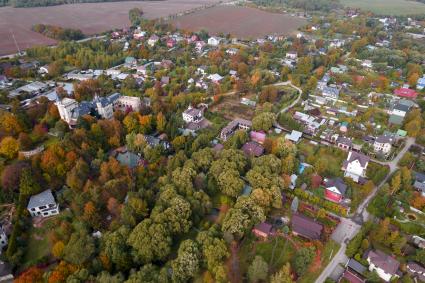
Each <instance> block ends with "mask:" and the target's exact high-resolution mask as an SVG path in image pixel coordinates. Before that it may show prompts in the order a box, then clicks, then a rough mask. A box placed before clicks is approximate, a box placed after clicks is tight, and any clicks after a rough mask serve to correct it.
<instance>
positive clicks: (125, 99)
mask: <svg viewBox="0 0 425 283" xmlns="http://www.w3.org/2000/svg"><path fill="white" fill-rule="evenodd" d="M113 106H114V110H120V111H122V112H126V111H128V110H131V111H135V112H139V111H140V109H141V108H142V101H141V100H140V97H134V96H125V95H123V96H120V97H119V98H118V99H117V100H115V102H114V103H113Z"/></svg>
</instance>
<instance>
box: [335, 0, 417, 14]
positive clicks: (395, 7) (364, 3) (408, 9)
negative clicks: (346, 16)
mask: <svg viewBox="0 0 425 283" xmlns="http://www.w3.org/2000/svg"><path fill="white" fill-rule="evenodd" d="M341 3H342V4H343V5H345V6H348V7H353V8H359V9H362V10H366V11H371V12H372V13H375V14H377V15H393V16H403V15H422V14H425V4H422V3H419V2H415V1H407V0H341Z"/></svg>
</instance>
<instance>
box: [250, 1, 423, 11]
mask: <svg viewBox="0 0 425 283" xmlns="http://www.w3.org/2000/svg"><path fill="white" fill-rule="evenodd" d="M423 1H425V0H423ZM254 3H255V4H257V5H261V6H279V5H284V6H287V7H290V8H296V9H303V10H306V11H325V12H329V11H331V10H333V9H338V8H341V7H342V5H341V3H340V2H339V0H254Z"/></svg>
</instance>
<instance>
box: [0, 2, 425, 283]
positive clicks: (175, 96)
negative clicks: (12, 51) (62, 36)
mask: <svg viewBox="0 0 425 283" xmlns="http://www.w3.org/2000/svg"><path fill="white" fill-rule="evenodd" d="M424 38H425V23H424V22H423V21H415V20H413V19H410V18H405V19H403V18H401V19H399V18H389V17H370V15H367V14H365V13H363V12H360V11H356V10H351V9H346V10H344V12H343V13H338V14H334V13H332V14H329V15H325V16H320V17H319V16H310V17H309V18H308V25H306V26H304V27H302V28H301V29H300V30H299V31H298V32H297V33H295V34H293V35H292V36H285V37H284V36H278V35H270V36H267V37H264V38H256V39H252V40H247V39H244V40H242V39H238V38H234V37H231V36H229V35H224V34H222V35H214V36H213V35H209V34H208V33H207V32H204V31H202V32H196V33H194V32H188V31H184V30H177V29H175V28H173V27H171V26H169V25H167V24H164V23H161V22H159V21H147V20H144V21H142V22H141V23H139V24H137V25H134V26H133V27H132V28H129V29H123V30H116V31H112V32H109V33H107V34H106V36H105V37H104V38H102V39H96V40H92V41H88V42H84V43H76V42H62V43H60V44H59V45H58V46H57V47H55V48H49V47H34V48H31V49H28V50H27V51H26V55H25V56H23V57H21V58H13V59H10V60H2V61H0V70H1V73H0V89H1V96H0V100H1V101H0V102H1V105H0V108H1V110H0V120H1V121H2V122H1V126H0V135H1V136H0V155H1V159H0V162H1V189H2V193H1V195H0V197H1V199H2V200H3V202H4V203H10V205H4V206H3V208H2V217H1V227H2V228H1V230H0V231H1V235H0V246H1V247H2V248H3V250H2V259H3V261H2V265H4V267H2V268H1V270H2V272H3V274H1V276H3V277H1V278H3V279H4V280H10V279H11V278H15V280H16V282H30V281H25V280H26V279H25V278H39V277H40V276H42V275H40V274H43V273H45V274H44V275H43V276H44V277H43V278H44V279H46V280H48V282H186V281H191V280H193V282H352V283H357V282H390V281H391V282H424V281H425V221H424V220H425V150H424V146H425V121H424V110H425V100H424V95H425V75H424V70H425V41H424ZM13 203H16V205H14V204H13ZM47 270H48V272H46V271H47ZM264 270H265V271H266V272H262V271H264ZM46 274H47V275H46ZM37 276H39V277H37ZM46 276H47V277H46ZM285 276H286V277H285ZM40 278H42V277H40ZM58 278H59V279H58ZM61 278H62V279H61ZM66 278H68V279H67V280H68V281H66ZM108 278H109V279H108ZM282 278H286V279H287V280H290V281H283V279H282ZM3 279H0V282H2V280H3ZM40 280H41V279H40ZM107 280H111V281H107ZM113 280H116V281H113ZM244 280H247V281H244ZM273 280H274V281H273ZM316 280H319V281H316ZM320 280H322V281H320ZM31 282H32V281H31ZM34 282H44V281H34ZM46 282H47V281H46Z"/></svg>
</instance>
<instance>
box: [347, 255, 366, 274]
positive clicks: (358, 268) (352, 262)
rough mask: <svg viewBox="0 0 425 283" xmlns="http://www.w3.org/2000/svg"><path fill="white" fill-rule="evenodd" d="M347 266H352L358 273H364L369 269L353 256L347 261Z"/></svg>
mask: <svg viewBox="0 0 425 283" xmlns="http://www.w3.org/2000/svg"><path fill="white" fill-rule="evenodd" d="M347 267H349V268H351V269H352V270H354V271H355V272H357V273H358V274H364V273H365V272H366V270H367V268H366V267H365V266H364V265H363V264H361V263H360V262H358V261H357V260H355V259H353V258H350V260H349V261H348V263H347Z"/></svg>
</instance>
